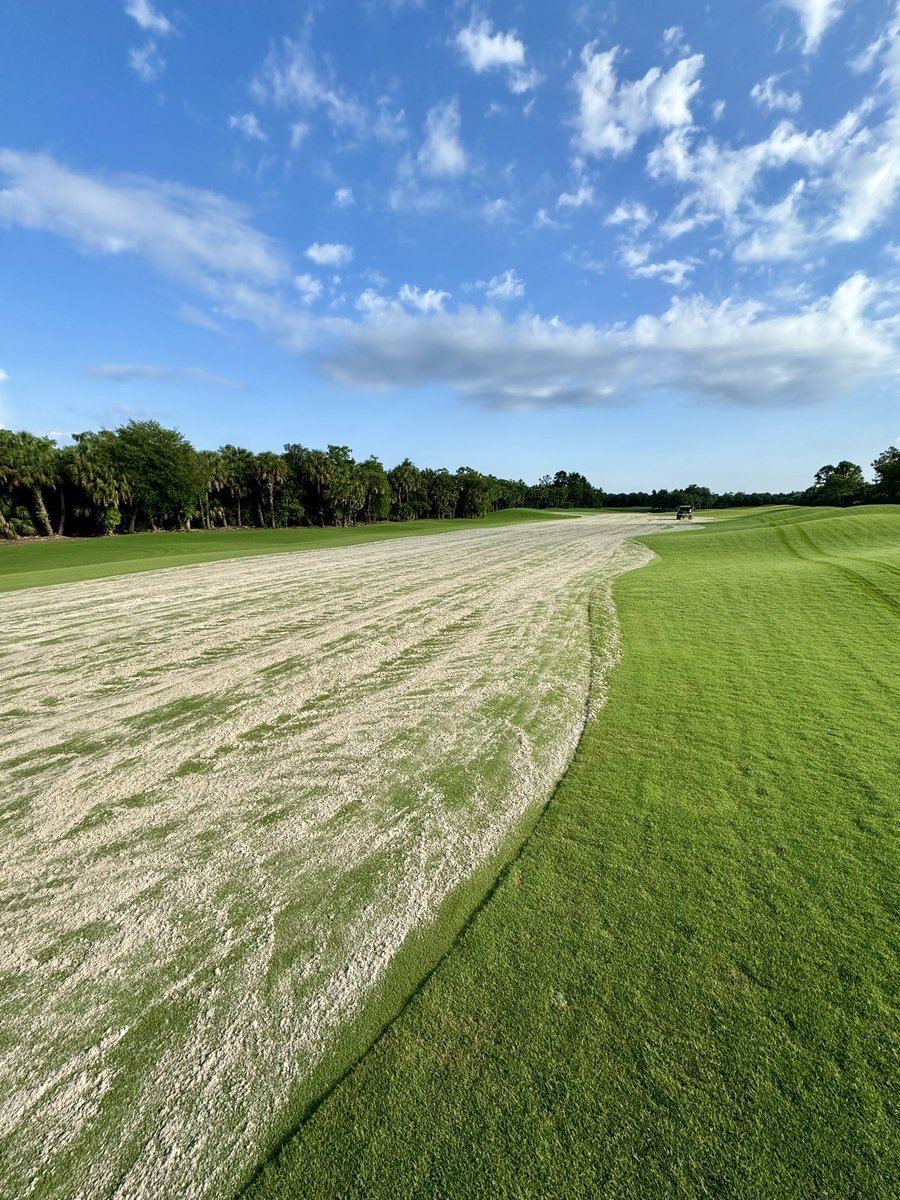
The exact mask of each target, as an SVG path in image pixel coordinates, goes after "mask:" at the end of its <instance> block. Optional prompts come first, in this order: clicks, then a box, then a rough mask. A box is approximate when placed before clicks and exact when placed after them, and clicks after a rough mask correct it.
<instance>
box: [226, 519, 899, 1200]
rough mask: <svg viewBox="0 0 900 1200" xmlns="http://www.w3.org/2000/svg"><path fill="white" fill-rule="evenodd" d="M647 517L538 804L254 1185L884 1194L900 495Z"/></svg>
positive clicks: (468, 1197)
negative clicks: (380, 1022) (415, 984)
mask: <svg viewBox="0 0 900 1200" xmlns="http://www.w3.org/2000/svg"><path fill="white" fill-rule="evenodd" d="M648 540H649V543H650V544H651V545H652V547H653V549H654V550H655V551H656V552H657V554H658V555H659V558H658V559H657V560H656V561H655V562H654V563H653V564H651V565H650V566H648V567H646V568H645V569H643V570H640V571H637V572H634V573H632V574H631V575H628V576H626V577H624V578H623V579H622V580H620V581H619V583H618V584H617V587H616V596H617V601H618V606H619V613H620V618H621V622H622V643H623V652H624V657H623V661H622V663H621V665H620V666H619V667H618V668H617V670H616V672H615V674H614V677H613V681H612V687H611V692H610V697H609V703H608V705H607V707H606V709H605V710H604V711H603V712H602V714H601V715H600V717H599V718H598V719H597V720H596V721H595V722H593V723H592V724H591V725H590V726H589V727H588V730H587V732H586V734H585V736H584V738H583V740H582V743H581V745H580V747H579V751H578V754H577V756H576V759H575V762H574V764H573V766H572V768H571V769H570V771H569V773H568V774H567V776H566V777H565V779H564V781H563V784H562V785H561V787H560V788H559V790H558V791H557V793H556V796H555V798H554V800H553V801H552V803H551V805H550V807H549V809H548V810H547V813H546V815H545V816H544V818H543V819H542V820H541V822H540V823H539V824H538V826H537V829H536V831H535V832H534V834H533V835H532V837H531V839H530V841H529V842H528V844H527V845H526V847H525V849H524V851H523V852H522V854H521V855H520V856H519V857H518V858H517V859H516V860H515V861H514V862H513V863H512V865H511V866H510V867H509V868H508V869H507V871H506V873H505V875H504V877H503V879H502V880H501V882H500V884H499V886H498V888H497V889H496V891H495V892H494V893H493V895H492V896H491V898H490V901H489V902H488V903H487V904H486V905H485V907H484V908H482V909H481V911H480V912H479V913H478V915H477V916H476V918H475V920H474V921H473V922H472V923H471V924H470V925H469V927H468V928H467V929H466V931H465V933H464V934H463V936H462V937H461V939H460V941H459V942H458V943H457V945H456V946H455V947H454V948H453V950H452V951H451V952H450V954H449V955H448V957H447V958H445V960H444V961H443V963H442V964H441V965H440V967H439V968H438V969H437V971H436V972H435V973H434V974H433V975H432V976H431V977H430V978H429V979H428V981H427V982H426V983H425V985H424V986H423V987H422V988H421V989H420V990H419V991H418V993H417V994H416V995H415V996H414V997H413V999H412V1001H411V1003H410V1004H409V1005H408V1006H407V1007H406V1008H405V1010H404V1011H403V1013H402V1015H401V1016H400V1017H399V1018H398V1019H397V1020H396V1021H395V1022H394V1024H393V1025H391V1026H390V1028H389V1029H388V1031H387V1032H386V1033H385V1035H384V1036H383V1037H382V1038H380V1040H379V1041H378V1042H377V1043H376V1044H375V1045H374V1047H373V1048H372V1050H371V1051H370V1052H369V1054H368V1055H366V1056H365V1057H364V1058H363V1059H362V1061H361V1063H360V1064H359V1066H358V1067H357V1068H356V1069H355V1070H354V1071H352V1072H351V1073H350V1074H349V1075H348V1076H347V1077H346V1078H345V1079H344V1080H343V1082H342V1083H341V1084H340V1085H339V1086H338V1087H337V1088H335V1089H334V1091H332V1093H331V1094H330V1095H329V1096H328V1097H327V1098H326V1099H325V1101H324V1103H322V1104H321V1106H319V1107H318V1108H317V1109H315V1110H314V1111H313V1112H312V1115H311V1116H310V1118H309V1119H308V1120H307V1121H306V1122H305V1124H303V1125H302V1126H301V1128H300V1129H299V1131H298V1132H297V1134H296V1136H295V1137H294V1138H293V1139H292V1140H290V1141H289V1142H288V1143H287V1144H286V1146H285V1147H284V1149H283V1151H282V1153H281V1155H280V1157H278V1158H277V1159H276V1160H274V1161H273V1162H272V1163H270V1164H269V1166H268V1167H267V1168H266V1169H265V1170H264V1171H263V1172H262V1173H261V1175H260V1176H258V1178H257V1180H256V1181H255V1183H254V1184H253V1185H251V1187H250V1189H249V1192H248V1193H247V1194H248V1196H251V1197H253V1200H277V1198H287V1197H291V1198H292V1200H299V1198H301V1197H308V1198H310V1200H313V1198H315V1200H325V1198H327V1197H335V1198H337V1197H342V1198H347V1200H349V1198H352V1197H359V1198H363V1197H365V1198H367V1200H377V1198H378V1197H385V1198H388V1197H389V1198H390V1200H401V1198H403V1197H429V1198H431V1197H434V1198H436V1200H456V1198H459V1200H463V1198H465V1200H476V1198H479V1197H485V1198H487V1197H491V1198H496V1197H516V1198H518V1197H534V1198H538V1197H540V1198H545V1197H566V1198H568V1197H597V1196H602V1197H629V1198H634V1200H651V1198H653V1197H666V1198H671V1197H678V1198H679V1200H681V1198H690V1197H698V1198H699V1197H733V1198H735V1200H754V1198H766V1200H788V1198H791V1197H796V1198H797V1200H800V1198H801V1197H802V1198H803V1200H809V1198H812V1197H816V1198H817V1200H818V1198H833V1200H837V1198H842V1200H843V1198H846V1200H850V1198H857V1197H858V1198H863V1197H865V1198H866V1200H880V1198H881V1197H884V1198H885V1200H888V1197H890V1198H891V1200H893V1197H894V1196H896V1194H897V1190H896V1181H897V1179H898V1178H900V1134H898V1129H900V1124H898V1120H900V1114H898V1108H897V1101H898V1092H897V1088H896V1082H897V1077H898V1076H897V1069H898V1050H900V1020H898V1016H900V1014H898V1007H897V1001H898V996H900V978H898V969H897V968H898V938H897V925H896V918H897V901H898V891H897V868H898V865H900V855H898V836H897V823H896V815H897V812H896V810H897V803H898V793H900V787H898V778H900V737H898V713H900V670H898V664H900V653H898V652H900V638H898V631H900V509H898V508H888V507H882V508H867V509H858V510H833V509H832V510H816V511H812V512H811V511H803V510H793V511H790V510H789V511H787V512H783V513H774V514H773V513H769V514H762V515H754V516H751V517H747V518H743V519H738V520H730V521H729V520H722V521H719V522H717V523H715V524H713V525H711V526H710V527H708V528H707V529H705V530H703V531H702V532H701V531H696V530H692V531H690V532H679V533H678V534H670V535H665V536H658V537H654V538H651V539H648Z"/></svg>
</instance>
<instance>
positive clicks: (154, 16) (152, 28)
mask: <svg viewBox="0 0 900 1200" xmlns="http://www.w3.org/2000/svg"><path fill="white" fill-rule="evenodd" d="M125 12H126V13H127V14H128V16H129V17H132V18H133V19H134V20H135V21H136V22H137V24H138V26H139V27H140V28H141V29H142V30H143V31H144V33H147V34H149V35H150V36H149V37H148V38H147V40H146V42H144V44H143V45H142V46H132V47H131V48H130V49H129V51H128V65H129V66H130V67H131V69H132V71H134V73H135V75H137V77H138V79H140V80H141V82H142V83H154V82H155V81H156V80H157V79H159V77H160V76H161V75H162V74H163V72H164V71H165V69H166V60H165V59H164V58H163V56H162V54H160V52H159V47H158V46H157V44H156V39H157V38H165V37H168V36H169V34H171V33H174V26H173V25H172V22H171V21H170V20H169V18H168V17H167V16H165V15H164V14H163V13H161V12H160V11H159V10H158V9H156V8H154V7H153V5H152V4H151V3H150V0H126V4H125Z"/></svg>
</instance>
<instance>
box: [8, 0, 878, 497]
mask: <svg viewBox="0 0 900 1200" xmlns="http://www.w3.org/2000/svg"><path fill="white" fill-rule="evenodd" d="M0 113H2V114H3V116H2V124H0V423H2V424H5V425H7V426H9V427H12V428H28V429H31V430H33V431H34V432H38V433H52V434H54V435H68V434H71V433H72V432H76V431H79V430H82V429H86V428H98V427H100V426H102V425H106V426H115V425H117V424H121V423H122V422H123V421H125V420H127V419H128V418H129V417H130V416H153V417H155V418H157V419H159V420H160V421H162V422H164V423H166V424H169V425H175V426H177V427H178V428H179V429H181V431H182V432H183V433H184V434H185V435H186V436H188V437H189V438H190V439H191V440H192V441H193V442H194V444H195V445H197V446H198V447H215V446H217V445H219V444H221V443H224V442H234V443H237V444H241V445H246V446H248V447H250V448H251V449H254V450H262V449H279V448H280V446H281V444H282V443H283V442H285V441H300V442H303V443H305V444H307V445H314V446H324V445H326V444H327V443H329V442H334V443H339V444H340V443H344V444H348V445H350V446H351V447H352V449H353V450H354V451H355V452H356V453H357V455H358V456H360V457H364V456H366V455H368V454H369V453H372V452H374V453H376V454H378V455H379V457H381V458H382V459H383V460H384V461H385V463H386V464H387V465H388V466H390V465H393V464H394V463H395V462H397V461H398V460H399V459H400V458H402V457H404V456H405V455H407V454H409V455H410V456H411V457H412V458H413V459H414V461H416V462H417V463H418V464H419V465H421V466H438V465H445V466H449V467H450V468H455V467H456V466H459V465H462V464H466V465H471V466H475V467H478V468H479V469H482V470H486V471H491V472H494V473H497V474H500V475H512V476H515V477H524V478H525V479H527V480H529V481H530V480H533V479H535V478H537V476H538V475H540V474H542V473H544V472H546V471H551V472H552V471H555V470H558V469H560V468H565V469H567V470H580V471H583V472H584V473H585V474H586V475H587V476H588V477H589V478H590V479H591V480H592V481H594V482H595V483H598V484H600V485H602V486H604V487H606V488H607V489H608V490H620V489H623V488H629V487H636V488H637V487H653V486H672V485H676V484H684V483H686V482H689V481H699V482H701V483H705V484H707V485H709V486H711V487H713V488H715V489H725V488H744V487H747V488H749V487H754V488H757V487H758V488H772V489H780V488H788V487H794V486H803V485H805V484H806V483H808V482H810V481H811V476H812V473H813V472H814V471H815V470H816V469H817V467H819V466H821V465H822V464H823V463H825V462H829V461H836V460H837V459H839V458H845V457H847V458H851V459H853V460H855V461H857V462H860V463H862V464H863V466H864V467H865V468H866V469H867V470H868V464H869V462H870V461H871V459H872V458H873V457H874V456H875V455H876V454H877V453H879V452H880V451H881V450H883V449H884V448H885V447H887V446H888V445H889V444H891V443H892V442H897V441H898V440H900V404H898V371H900V316H898V313H900V228H898V220H897V218H898V211H900V5H898V4H897V3H896V0H772V2H771V3H759V2H758V0H752V2H751V0H731V2H730V3H728V4H725V3H721V2H720V3H699V2H695V0H683V2H681V3H663V2H661V0H658V2H656V3H645V2H641V0H632V3H629V4H624V3H609V2H607V3H592V2H591V0H583V2H579V0H574V2H572V3H565V2H563V3H559V4H555V5H548V4H536V3H530V4H527V3H514V2H501V0H492V2H490V3H485V4H478V5H472V4H469V3H466V4H453V3H450V4H439V3H438V2H437V0H418V2H416V0H329V2H328V3H320V4H303V3H296V2H294V3H287V2H286V0H277V2H273V0H259V2H258V3H249V2H242V3H238V2H236V0H234V2H229V0H222V2H221V3H217V4H210V3H199V2H198V3H192V2H190V0H182V3H179V4H175V3H169V2H168V0H152V2H151V0H80V2H79V3H78V4H73V3H72V2H71V0H40V2H36V3H25V2H22V0H20V2H19V3H16V4H11V5H7V6H5V12H4V29H3V36H2V39H0Z"/></svg>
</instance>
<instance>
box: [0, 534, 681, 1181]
mask: <svg viewBox="0 0 900 1200" xmlns="http://www.w3.org/2000/svg"><path fill="white" fill-rule="evenodd" d="M660 525H661V522H660V521H659V520H658V519H654V518H645V517H630V516H612V515H610V516H606V517H603V516H598V517H587V518H582V519H580V520H577V521H565V522H552V523H546V524H543V523H542V524H535V525H526V526H514V527H508V528H499V529H495V530H477V531H475V530H473V531H472V532H468V531H466V532H462V533H454V534H442V535H440V536H437V537H426V538H417V539H411V540H402V541H399V540H398V541H386V542H380V543H375V544H372V545H369V546H359V547H354V548H349V549H342V550H323V551H315V552H311V553H307V554H287V555H277V556H271V557H266V558H254V559H245V560H232V561H228V562H222V563H215V564H210V565H203V566H191V567H182V568H175V569H170V570H166V571H160V572H153V573H148V574H142V575H136V576H130V577H119V578H115V579H109V580H101V581H96V582H86V583H78V584H71V585H67V586H65V587H56V588H44V589H35V590H32V591H26V592H19V593H13V594H10V595H5V596H0V629H2V640H0V663H2V681H0V770H2V779H3V793H2V794H3V800H2V804H0V824H2V828H3V834H4V844H5V861H4V872H3V883H2V893H0V929H2V942H0V974H2V988H0V1023H2V1024H0V1027H2V1030H3V1035H2V1041H0V1138H2V1139H3V1142H4V1143H5V1145H6V1160H7V1163H11V1164H12V1166H11V1168H10V1167H7V1169H6V1179H5V1186H6V1187H8V1188H9V1187H11V1189H12V1190H11V1193H10V1194H13V1195H17V1196H21V1197H26V1196H30V1195H40V1196H42V1197H53V1198H56V1197H60V1198H62V1197H79V1198H81V1197H83V1198H85V1200H88V1198H90V1200H97V1198H98V1197H104V1196H115V1197H118V1198H122V1200H124V1198H128V1200H138V1198H147V1200H149V1198H151V1197H152V1198H153V1200H163V1198H168V1197H172V1198H175V1197H178V1198H179V1200H186V1198H191V1200H193V1198H195V1197H196V1198H200V1197H220V1196H222V1195H225V1194H228V1193H229V1190H230V1185H231V1183H232V1181H234V1180H235V1179H236V1178H238V1177H240V1176H241V1174H242V1173H243V1172H245V1171H246V1170H247V1169H248V1168H249V1167H251V1166H252V1164H253V1163H254V1162H255V1161H256V1159H257V1157H258V1154H259V1152H260V1147H261V1145H262V1143H263V1140H264V1137H265V1132H266V1130H267V1129H270V1128H271V1126H272V1121H273V1115H275V1114H277V1112H278V1111H279V1106H280V1105H281V1104H283V1102H284V1097H285V1095H286V1094H288V1092H289V1090H290V1087H291V1084H292V1081H296V1080H297V1079H300V1078H303V1077H304V1076H306V1075H308V1073H309V1071H310V1070H311V1069H312V1067H313V1066H314V1064H315V1063H316V1061H317V1060H318V1059H319V1057H320V1056H321V1054H322V1051H323V1047H324V1046H325V1045H326V1043H327V1039H328V1038H329V1037H333V1036H334V1034H335V1031H336V1030H337V1029H339V1027H340V1024H341V1022H342V1021H344V1020H346V1019H347V1017H348V1016H350V1015H352V1014H353V1013H354V1012H355V1011H356V1010H357V1009H358V1006H359V1005H360V1003H361V1001H362V1000H363V998H364V997H365V995H366V993H367V991H368V989H370V988H371V986H372V984H373V983H374V982H375V981H376V980H377V979H378V978H379V977H380V975H381V973H382V972H383V971H384V969H385V967H386V965H387V964H388V963H389V962H390V960H391V958H392V957H393V955H394V954H395V953H396V951H397V949H398V948H399V946H400V945H401V944H402V942H403V941H404V939H405V938H406V936H407V935H408V933H409V932H410V930H412V929H413V928H415V927H416V926H418V925H421V924H422V923H423V922H426V921H428V920H429V919H430V918H431V917H432V916H433V915H434V913H435V912H436V910H437V908H438V906H439V905H440V903H441V901H442V900H443V899H444V898H446V896H447V895H448V893H449V892H450V891H452V889H453V888H454V887H456V886H457V885H458V884H459V882H460V881H461V880H462V879H464V878H465V877H466V876H467V875H468V874H469V873H470V872H471V871H472V870H473V869H474V867H475V866H477V865H478V864H479V863H481V862H483V861H484V860H485V858H486V857H487V856H489V855H490V854H491V853H492V852H493V851H495V850H496V848H497V847H498V846H499V844H500V842H501V841H502V840H503V838H504V837H505V836H506V835H507V834H508V832H509V831H510V829H511V828H512V827H513V826H514V825H515V823H516V822H517V821H518V820H519V819H520V818H521V816H522V814H523V813H524V812H525V811H526V810H527V809H528V807H529V806H531V805H534V804H536V803H540V802H541V801H543V800H544V799H545V798H546V796H547V795H548V794H549V792H550V790H551V789H552V787H553V785H554V783H555V782H556V780H557V779H558V778H559V776H560V774H561V773H562V771H563V770H564V769H565V766H566V764H567V762H568V760H569V758H570V756H571V754H572V751H573V749H574V746H575V744H576V742H577V739H578V736H579V733H580V730H581V726H582V722H583V716H584V705H585V697H586V692H587V686H588V677H589V671H590V649H589V638H588V626H587V600H588V597H589V595H590V594H591V593H592V592H593V591H596V589H598V588H599V593H598V594H599V595H600V597H601V600H603V599H604V597H605V600H604V602H608V588H609V584H610V582H611V580H612V578H613V577H614V576H615V575H616V574H617V573H619V572H621V571H622V570H626V569H628V568H629V567H631V566H634V565H638V563H639V562H641V561H643V560H644V558H645V557H646V556H647V555H646V552H645V551H644V550H643V549H642V548H638V547H635V546H633V545H631V544H629V543H628V542H627V539H628V538H630V537H632V536H634V535H635V534H638V533H644V532H649V531H650V530H652V529H654V528H657V529H658V528H659V527H660ZM608 666H609V663H608V662H607V664H606V667H607V668H608Z"/></svg>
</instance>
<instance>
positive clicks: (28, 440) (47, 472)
mask: <svg viewBox="0 0 900 1200" xmlns="http://www.w3.org/2000/svg"><path fill="white" fill-rule="evenodd" d="M13 438H14V441H13V444H12V455H11V456H10V457H11V462H10V463H9V466H10V467H11V471H10V475H11V478H12V482H13V486H18V487H21V488H25V489H26V490H27V491H30V492H31V497H32V500H33V502H34V510H35V514H36V516H37V519H38V521H39V522H40V524H41V525H43V527H44V531H45V533H46V535H47V537H49V538H52V537H55V536H56V535H55V534H54V532H53V526H52V525H51V524H50V514H49V513H48V512H47V505H46V504H45V502H44V493H43V490H42V489H43V488H45V487H56V486H57V484H58V483H59V451H58V450H57V448H56V444H55V443H54V441H53V439H52V438H46V437H37V436H36V435H35V434H33V433H27V432H25V430H22V431H21V432H19V433H17V434H13Z"/></svg>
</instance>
